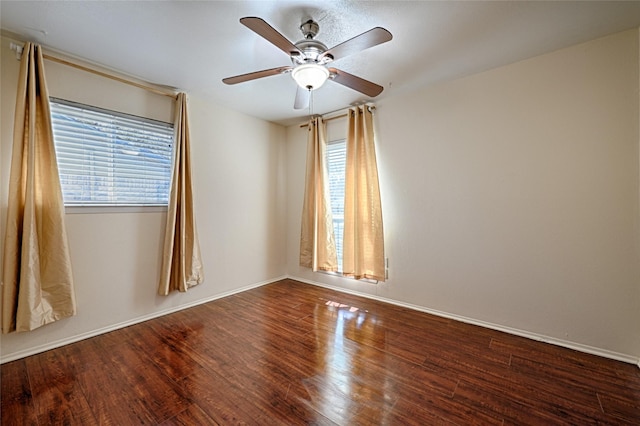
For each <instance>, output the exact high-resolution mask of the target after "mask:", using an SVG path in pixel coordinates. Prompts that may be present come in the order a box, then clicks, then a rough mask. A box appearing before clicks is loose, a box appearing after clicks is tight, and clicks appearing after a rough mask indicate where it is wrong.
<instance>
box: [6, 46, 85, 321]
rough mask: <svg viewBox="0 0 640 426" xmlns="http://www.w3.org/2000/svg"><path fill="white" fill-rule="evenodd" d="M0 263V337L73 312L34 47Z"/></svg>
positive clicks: (29, 51) (22, 95)
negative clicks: (0, 298)
mask: <svg viewBox="0 0 640 426" xmlns="http://www.w3.org/2000/svg"><path fill="white" fill-rule="evenodd" d="M2 266H3V273H2V283H3V288H2V332H3V333H9V332H11V331H29V330H33V329H35V328H38V327H40V326H43V325H45V324H48V323H51V322H53V321H57V320H59V319H62V318H65V317H69V316H72V315H75V313H76V300H75V294H74V289H73V276H72V273H71V259H70V256H69V249H68V242H67V234H66V229H65V223H64V204H63V201H62V191H61V189H60V177H59V175H58V164H57V161H56V153H55V149H54V145H53V131H52V128H51V113H50V111H49V93H48V91H47V85H46V82H45V75H44V66H43V62H42V49H41V47H40V46H37V45H33V44H31V43H27V44H26V45H25V46H24V49H23V51H22V62H21V64H20V75H19V80H18V93H17V96H16V109H15V119H14V127H13V154H12V158H11V174H10V178H9V203H8V208H7V227H6V234H5V240H4V256H3V259H2Z"/></svg>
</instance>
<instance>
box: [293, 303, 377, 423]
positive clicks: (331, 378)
mask: <svg viewBox="0 0 640 426" xmlns="http://www.w3.org/2000/svg"><path fill="white" fill-rule="evenodd" d="M324 307H326V308H325V309H323V306H322V305H318V306H317V309H316V314H315V316H316V318H315V324H316V327H315V333H316V339H317V341H318V343H319V346H320V347H322V348H324V350H321V351H318V360H317V361H318V368H319V370H323V371H321V372H320V371H319V374H318V375H316V376H315V377H309V378H308V379H306V380H304V382H305V386H306V388H307V391H308V393H309V396H310V397H311V400H312V401H313V405H315V406H316V407H318V408H319V407H322V408H321V410H320V411H321V412H322V413H325V415H328V416H329V418H333V419H334V420H338V419H342V420H344V419H348V418H350V417H352V416H354V415H356V413H357V412H359V411H361V410H363V409H364V408H366V406H367V405H371V404H375V405H376V406H377V407H378V408H380V405H381V404H382V405H386V404H385V402H387V403H388V402H389V401H388V395H387V392H386V390H385V388H386V387H387V386H386V385H387V383H386V382H387V380H386V378H385V377H380V378H379V381H378V380H375V381H374V382H372V381H371V380H370V379H371V374H372V373H371V371H367V369H366V368H365V367H363V366H362V364H360V363H358V362H356V360H357V359H358V358H360V357H362V356H363V354H362V353H361V352H362V350H363V348H364V347H365V345H360V344H350V343H349V341H352V342H353V343H355V342H363V341H367V342H375V341H384V335H385V331H384V328H383V327H379V326H377V321H376V318H375V316H374V315H372V314H371V313H369V312H368V311H367V310H365V309H361V308H358V307H356V306H351V305H349V304H345V303H341V302H337V301H333V300H327V301H326V302H325V303H324ZM366 347H367V348H368V350H372V351H375V350H377V349H375V348H374V347H373V346H366ZM364 350H367V349H364ZM356 366H359V367H356Z"/></svg>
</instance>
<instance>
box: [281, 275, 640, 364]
mask: <svg viewBox="0 0 640 426" xmlns="http://www.w3.org/2000/svg"><path fill="white" fill-rule="evenodd" d="M287 278H289V279H292V280H296V281H300V282H303V283H306V284H311V285H315V286H318V287H324V288H328V289H331V290H335V291H340V292H342V293H348V294H353V295H356V296H361V297H366V298H368V299H373V300H377V301H380V302H385V303H390V304H392V305H396V306H401V307H403V308H408V309H413V310H416V311H420V312H425V313H427V314H432V315H436V316H439V317H443V318H449V319H452V320H456V321H460V322H464V323H467V324H472V325H477V326H480V327H484V328H489V329H492V330H497V331H502V332H505V333H508V334H513V335H516V336H520V337H525V338H527V339H531V340H537V341H539V342H544V343H549V344H552V345H556V346H561V347H564V348H568V349H574V350H576V351H580V352H585V353H588V354H591V355H597V356H601V357H604V358H609V359H614V360H616V361H622V362H625V363H629V364H635V365H637V366H638V368H640V358H638V357H634V356H631V355H626V354H621V353H618V352H614V351H609V350H607V349H601V348H596V347H593V346H589V345H583V344H581V343H576V342H571V341H568V340H562V339H557V338H555V337H549V336H545V335H542V334H537V333H532V332H529V331H525V330H519V329H516V328H511V327H506V326H503V325H499V324H493V323H490V322H485V321H480V320H476V319H473V318H467V317H463V316H460V315H455V314H450V313H448V312H442V311H438V310H435V309H429V308H425V307H423V306H419V305H413V304H411V303H404V302H400V301H397V300H393V299H387V298H384V297H380V296H376V295H372V294H367V293H361V292H358V291H353V290H349V289H345V288H342V287H336V286H332V285H328V284H324V283H321V282H317V281H312V280H308V279H304V278H299V277H292V276H288V277H287Z"/></svg>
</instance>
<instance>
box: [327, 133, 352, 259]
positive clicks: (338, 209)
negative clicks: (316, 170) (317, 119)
mask: <svg viewBox="0 0 640 426" xmlns="http://www.w3.org/2000/svg"><path fill="white" fill-rule="evenodd" d="M326 156H327V172H328V175H329V198H330V201H331V215H332V216H333V234H334V238H335V241H336V255H337V257H338V270H339V271H342V240H343V234H344V180H345V174H346V169H345V166H346V160H347V142H346V140H344V139H342V140H337V141H332V142H329V143H328V144H327V150H326Z"/></svg>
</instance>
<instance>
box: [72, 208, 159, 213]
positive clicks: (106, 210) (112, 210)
mask: <svg viewBox="0 0 640 426" xmlns="http://www.w3.org/2000/svg"><path fill="white" fill-rule="evenodd" d="M166 211H167V206H65V208H64V212H65V213H66V214H105V213H166Z"/></svg>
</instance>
